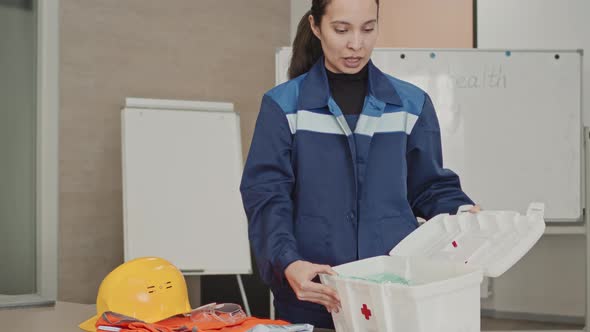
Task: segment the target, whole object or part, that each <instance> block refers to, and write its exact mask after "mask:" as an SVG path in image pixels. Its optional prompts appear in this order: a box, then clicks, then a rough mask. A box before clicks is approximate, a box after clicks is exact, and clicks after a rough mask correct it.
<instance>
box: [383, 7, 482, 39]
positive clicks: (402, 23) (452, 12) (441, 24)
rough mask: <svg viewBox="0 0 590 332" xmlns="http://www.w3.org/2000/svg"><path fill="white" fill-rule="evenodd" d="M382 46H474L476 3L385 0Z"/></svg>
mask: <svg viewBox="0 0 590 332" xmlns="http://www.w3.org/2000/svg"><path fill="white" fill-rule="evenodd" d="M380 5H381V11H380V23H379V24H380V31H379V39H378V40H377V46H378V47H417V48H471V47H473V1H472V0H444V1H441V0H381V1H380Z"/></svg>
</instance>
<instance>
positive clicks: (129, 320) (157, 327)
mask: <svg viewBox="0 0 590 332" xmlns="http://www.w3.org/2000/svg"><path fill="white" fill-rule="evenodd" d="M259 324H273V325H289V323H288V322H285V321H282V320H272V319H261V318H256V317H245V318H241V319H239V320H237V321H234V322H232V323H228V322H224V321H222V320H218V319H213V318H211V317H210V316H207V315H204V314H197V315H192V316H183V315H178V316H174V317H170V318H167V319H164V320H162V321H159V322H157V323H146V322H143V321H141V320H138V319H136V318H133V317H128V316H125V315H121V314H117V313H114V312H110V311H108V312H105V313H103V314H102V315H101V316H100V318H99V319H98V320H97V321H96V328H97V331H100V332H104V331H110V330H109V329H108V327H114V328H119V329H120V330H119V331H120V332H194V331H198V332H245V331H248V330H249V329H251V328H253V327H254V326H256V325H259ZM101 326H106V327H107V329H100V327H101Z"/></svg>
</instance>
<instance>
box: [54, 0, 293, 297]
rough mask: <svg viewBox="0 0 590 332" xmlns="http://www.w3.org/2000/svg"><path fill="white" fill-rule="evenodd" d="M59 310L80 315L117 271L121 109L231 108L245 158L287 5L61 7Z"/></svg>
mask: <svg viewBox="0 0 590 332" xmlns="http://www.w3.org/2000/svg"><path fill="white" fill-rule="evenodd" d="M60 3H61V9H60V10H61V12H60V15H61V19H60V22H61V26H60V34H61V35H60V39H61V40H60V43H61V44H60V53H61V54H60V66H61V67H60V82H59V83H60V84H61V89H60V90H61V95H60V98H61V114H60V116H61V119H60V126H61V128H60V213H61V217H60V248H59V249H60V250H59V254H60V258H59V265H60V266H59V267H60V273H59V299H60V300H64V301H73V302H83V303H92V302H94V300H95V298H96V290H97V288H98V285H99V284H100V281H101V280H102V278H104V276H105V275H106V274H107V273H108V272H109V271H110V270H112V269H113V268H114V267H116V266H117V265H118V264H120V263H121V262H122V261H123V234H122V229H123V228H122V190H121V133H120V132H121V122H120V110H121V108H122V106H123V103H124V98H125V97H130V96H133V97H147V98H166V99H191V100H207V101H226V102H233V103H234V104H235V108H236V110H237V111H238V112H240V113H241V120H242V140H243V152H244V156H245V155H246V152H247V149H248V147H249V144H250V139H251V136H252V132H253V128H254V123H255V120H256V116H257V114H258V109H259V103H260V98H261V96H262V94H263V93H264V92H265V91H266V90H268V89H270V88H271V87H272V86H273V85H274V54H275V48H277V47H279V46H284V45H287V44H288V43H289V30H290V25H289V18H290V16H289V13H290V4H289V2H288V1H286V0H284V1H268V0H231V1H230V0H223V1H220V0H199V1H192V0H174V1H170V0H168V1H160V0H126V1H120V0H101V1H89V0H84V1H80V0H62V1H61V2H60Z"/></svg>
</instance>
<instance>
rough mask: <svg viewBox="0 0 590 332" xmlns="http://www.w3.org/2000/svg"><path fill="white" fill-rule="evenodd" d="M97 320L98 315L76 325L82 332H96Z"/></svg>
mask: <svg viewBox="0 0 590 332" xmlns="http://www.w3.org/2000/svg"><path fill="white" fill-rule="evenodd" d="M97 320H98V315H95V316H93V317H92V318H90V319H88V320H86V321H85V322H83V323H81V324H80V325H78V327H79V328H81V329H82V330H84V331H88V332H96V321H97Z"/></svg>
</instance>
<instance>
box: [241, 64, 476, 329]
mask: <svg viewBox="0 0 590 332" xmlns="http://www.w3.org/2000/svg"><path fill="white" fill-rule="evenodd" d="M240 190H241V193H242V200H243V203H244V208H245V211H246V215H247V217H248V221H249V227H248V232H249V238H250V243H251V246H252V250H253V253H254V256H255V258H256V262H257V264H258V269H259V272H260V274H261V277H262V279H263V281H264V282H265V283H267V284H268V285H269V286H270V287H271V289H272V290H273V293H274V295H275V299H276V300H275V304H276V305H277V308H279V311H280V306H281V305H282V304H284V305H288V304H292V306H291V308H303V309H306V310H312V311H322V312H323V313H324V314H327V312H326V310H325V309H324V308H321V307H320V306H316V305H313V304H310V303H303V302H298V300H297V299H296V298H295V295H294V294H293V291H292V290H291V288H290V287H289V285H288V283H287V282H286V279H285V277H284V270H285V268H286V267H287V266H288V265H289V264H290V263H292V262H294V261H296V260H305V261H309V262H312V263H316V264H328V265H330V266H334V265H339V264H344V263H348V262H351V261H355V260H359V259H363V258H368V257H373V256H377V255H384V254H387V253H388V252H389V251H390V250H391V249H392V248H393V247H394V246H395V245H396V244H398V243H399V242H400V241H401V240H402V239H403V238H404V237H406V236H407V235H408V234H410V233H411V232H412V231H413V230H415V229H416V228H417V227H418V223H417V220H416V216H419V217H423V218H425V219H430V218H431V217H434V216H435V215H437V214H440V213H456V211H457V208H458V207H459V206H461V205H464V204H473V202H472V201H471V200H470V199H469V197H467V195H466V194H465V193H463V191H462V190H461V186H460V183H459V178H458V176H457V175H456V174H455V173H453V172H452V171H450V170H448V169H444V168H443V167H442V153H441V140H440V129H439V124H438V120H437V117H436V113H435V111H434V108H433V105H432V101H431V100H430V98H429V96H428V95H427V94H426V93H425V92H424V91H422V90H421V89H419V88H418V87H416V86H414V85H412V84H409V83H407V82H404V81H401V80H399V79H396V78H394V77H392V76H389V75H386V74H384V73H383V72H381V71H380V70H379V69H378V68H377V67H375V66H374V65H373V63H372V62H370V63H369V70H368V94H367V96H366V98H365V103H364V106H363V110H362V113H361V115H360V116H359V118H358V122H357V124H356V128H349V126H348V124H347V122H346V119H345V117H344V116H343V114H342V111H341V110H340V108H339V107H338V105H337V104H336V102H335V101H334V99H333V98H332V97H331V95H330V88H329V85H328V79H327V75H326V69H325V66H324V59H323V58H321V59H320V60H319V61H318V62H317V63H316V64H315V65H314V66H313V67H312V68H311V70H310V71H309V72H307V73H305V74H303V75H301V76H299V77H297V78H295V79H292V80H290V81H288V82H286V83H284V84H281V85H279V86H277V87H275V88H273V89H272V90H270V91H268V92H267V93H266V94H265V95H264V97H263V98H262V105H261V108H260V113H259V115H258V119H257V122H256V127H255V130H254V136H253V139H252V144H251V146H250V152H249V154H248V158H247V161H246V165H245V168H244V173H243V177H242V183H241V186H240ZM288 310H289V309H285V310H283V311H288ZM282 316H283V317H286V318H290V317H291V320H297V319H295V318H296V317H295V316H294V315H289V314H287V315H282ZM294 317H295V318H294ZM304 319H306V320H307V322H312V323H313V322H314V321H313V320H312V319H311V318H307V317H305V318H304ZM321 325H325V324H321Z"/></svg>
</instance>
